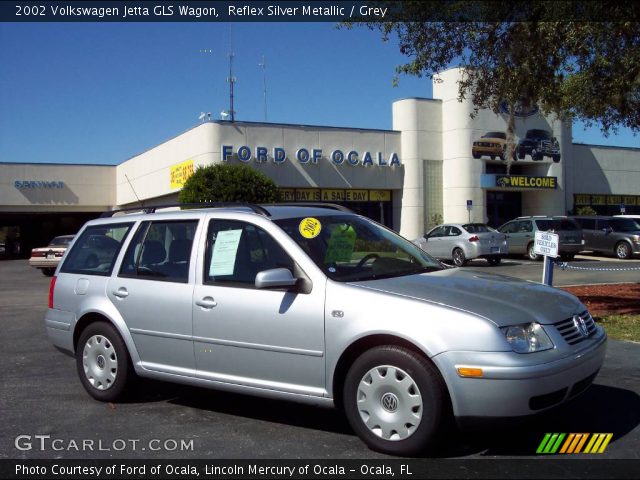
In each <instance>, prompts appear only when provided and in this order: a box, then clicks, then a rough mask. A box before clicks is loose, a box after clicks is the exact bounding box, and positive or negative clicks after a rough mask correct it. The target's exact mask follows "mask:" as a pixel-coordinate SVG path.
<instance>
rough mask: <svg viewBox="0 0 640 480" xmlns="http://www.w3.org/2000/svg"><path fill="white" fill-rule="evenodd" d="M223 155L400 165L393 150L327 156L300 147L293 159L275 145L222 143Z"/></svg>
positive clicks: (337, 152)
mask: <svg viewBox="0 0 640 480" xmlns="http://www.w3.org/2000/svg"><path fill="white" fill-rule="evenodd" d="M220 151H221V156H222V160H223V161H225V162H226V161H229V160H230V159H232V158H237V159H238V160H240V161H241V162H245V163H248V162H250V161H252V160H253V161H255V162H257V163H265V162H268V161H271V162H273V163H284V162H286V161H287V160H290V161H291V160H295V161H297V162H298V163H301V164H303V165H307V164H311V165H315V164H317V163H318V162H319V161H320V160H321V159H323V158H327V160H329V161H330V162H332V163H333V164H335V165H343V164H346V165H351V166H354V167H355V166H357V165H361V166H364V167H366V166H373V165H376V166H379V167H399V166H400V158H399V157H398V154H397V153H395V152H392V153H391V154H389V156H388V157H385V156H384V155H383V153H382V152H374V153H372V152H367V151H365V152H362V153H361V152H358V151H356V150H339V149H336V150H333V151H332V152H331V153H330V154H329V156H328V157H325V154H324V153H323V151H322V149H321V148H312V149H307V148H299V149H297V150H296V151H295V153H294V157H293V159H291V158H290V157H289V156H288V154H287V151H286V150H285V149H284V148H282V147H274V148H273V149H271V151H269V149H268V148H267V147H262V146H259V147H255V148H254V149H251V148H249V147H248V146H246V145H242V146H240V147H238V148H237V149H236V148H235V147H234V146H233V145H222V147H221V150H220Z"/></svg>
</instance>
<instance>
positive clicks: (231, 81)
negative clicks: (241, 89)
mask: <svg viewBox="0 0 640 480" xmlns="http://www.w3.org/2000/svg"><path fill="white" fill-rule="evenodd" d="M232 28H233V27H232V25H229V76H228V77H227V82H229V115H230V116H231V121H232V122H233V121H235V118H236V112H235V110H234V109H233V84H234V83H236V80H237V78H236V77H234V76H233V57H234V56H235V55H234V53H233V30H232Z"/></svg>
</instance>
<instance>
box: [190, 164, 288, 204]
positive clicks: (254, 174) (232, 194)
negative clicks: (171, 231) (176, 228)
mask: <svg viewBox="0 0 640 480" xmlns="http://www.w3.org/2000/svg"><path fill="white" fill-rule="evenodd" d="M179 200H180V203H200V202H248V203H273V202H277V201H279V200H280V192H279V191H278V187H277V186H276V184H275V183H274V182H273V180H271V179H270V178H269V177H267V176H266V175H264V174H262V173H260V172H258V171H256V170H254V169H253V168H251V167H248V166H247V165H242V164H237V165H234V164H227V163H218V164H215V165H209V166H207V167H200V168H197V169H196V171H195V172H193V175H191V176H190V177H189V179H188V180H187V181H186V182H185V184H184V187H183V188H182V190H181V191H180V194H179Z"/></svg>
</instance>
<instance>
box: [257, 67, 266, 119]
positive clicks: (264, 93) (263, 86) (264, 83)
mask: <svg viewBox="0 0 640 480" xmlns="http://www.w3.org/2000/svg"><path fill="white" fill-rule="evenodd" d="M258 66H259V67H260V68H262V93H263V96H264V121H265V122H266V121H267V62H266V61H265V59H264V55H262V62H260V63H259V64H258Z"/></svg>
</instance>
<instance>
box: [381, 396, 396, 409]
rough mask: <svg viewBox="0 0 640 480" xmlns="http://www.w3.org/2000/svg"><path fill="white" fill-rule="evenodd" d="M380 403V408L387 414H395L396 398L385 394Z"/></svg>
mask: <svg viewBox="0 0 640 480" xmlns="http://www.w3.org/2000/svg"><path fill="white" fill-rule="evenodd" d="M380 401H381V403H382V408H384V409H385V410H386V411H387V412H395V411H396V410H397V409H398V397H396V396H395V395H394V394H393V393H385V394H384V395H383V396H382V399H381V400H380Z"/></svg>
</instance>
